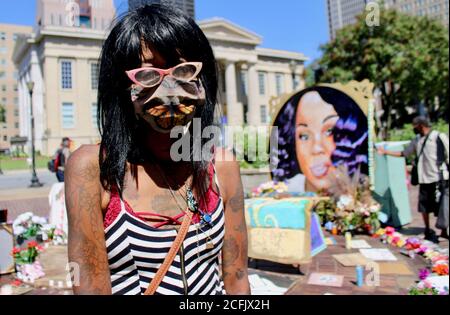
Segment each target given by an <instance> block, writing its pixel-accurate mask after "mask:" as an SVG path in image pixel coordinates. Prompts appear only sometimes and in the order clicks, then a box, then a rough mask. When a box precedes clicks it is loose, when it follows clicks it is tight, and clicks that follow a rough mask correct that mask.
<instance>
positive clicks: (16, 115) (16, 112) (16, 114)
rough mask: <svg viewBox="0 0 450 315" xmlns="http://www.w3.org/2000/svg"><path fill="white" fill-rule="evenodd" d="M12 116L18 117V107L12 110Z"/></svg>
mask: <svg viewBox="0 0 450 315" xmlns="http://www.w3.org/2000/svg"><path fill="white" fill-rule="evenodd" d="M14 116H15V117H19V110H18V109H15V110H14Z"/></svg>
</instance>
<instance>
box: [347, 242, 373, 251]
mask: <svg viewBox="0 0 450 315" xmlns="http://www.w3.org/2000/svg"><path fill="white" fill-rule="evenodd" d="M350 246H351V248H353V249H362V248H372V246H370V245H369V243H367V241H366V240H352V241H351V242H350Z"/></svg>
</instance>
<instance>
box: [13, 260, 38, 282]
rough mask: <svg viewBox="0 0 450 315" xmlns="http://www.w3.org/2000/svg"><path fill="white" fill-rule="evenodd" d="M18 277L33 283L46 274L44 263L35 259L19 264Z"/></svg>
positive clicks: (17, 266)
mask: <svg viewBox="0 0 450 315" xmlns="http://www.w3.org/2000/svg"><path fill="white" fill-rule="evenodd" d="M16 269H17V278H19V279H20V280H21V281H23V282H28V283H33V282H35V281H36V280H37V279H40V278H42V277H44V276H45V273H44V270H43V268H42V265H41V264H40V263H39V262H38V261H35V262H33V263H30V264H17V265H16Z"/></svg>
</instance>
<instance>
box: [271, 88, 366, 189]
mask: <svg viewBox="0 0 450 315" xmlns="http://www.w3.org/2000/svg"><path fill="white" fill-rule="evenodd" d="M309 92H317V93H319V95H320V97H321V98H322V99H323V100H324V101H325V102H327V103H329V104H332V105H333V107H334V109H335V110H336V112H337V114H338V116H339V119H338V121H337V123H336V126H335V127H334V130H333V137H334V141H335V144H336V150H335V151H334V152H333V154H332V156H331V160H332V163H333V165H335V166H338V165H340V164H344V165H346V166H347V167H348V169H349V173H350V174H353V173H355V171H356V170H357V169H360V171H361V173H363V174H368V159H367V153H368V136H369V133H368V122H367V117H366V115H365V114H364V112H363V111H362V110H361V108H360V107H359V106H358V104H356V102H355V101H354V100H353V99H352V98H350V97H349V96H347V95H346V94H345V93H343V92H341V91H339V90H336V89H333V88H330V87H323V86H316V87H311V88H307V89H305V90H303V91H301V92H299V93H297V94H295V95H294V96H293V97H291V99H289V100H288V102H287V103H286V104H285V105H284V106H283V107H282V108H281V110H280V112H279V113H278V115H277V117H276V118H275V121H274V124H273V126H274V127H278V146H275V145H273V144H271V146H270V154H271V160H272V161H273V162H272V163H273V164H274V165H272V168H271V169H272V170H271V174H272V178H273V180H275V181H285V180H288V179H290V178H292V177H294V176H296V175H298V174H299V173H302V171H301V169H300V166H299V165H298V162H297V154H296V150H295V128H296V126H295V117H296V113H297V110H298V105H299V103H300V100H301V98H302V97H303V96H304V95H305V94H306V93H309Z"/></svg>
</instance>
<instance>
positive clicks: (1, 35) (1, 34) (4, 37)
mask: <svg viewBox="0 0 450 315" xmlns="http://www.w3.org/2000/svg"><path fill="white" fill-rule="evenodd" d="M0 40H6V33H5V32H0Z"/></svg>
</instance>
